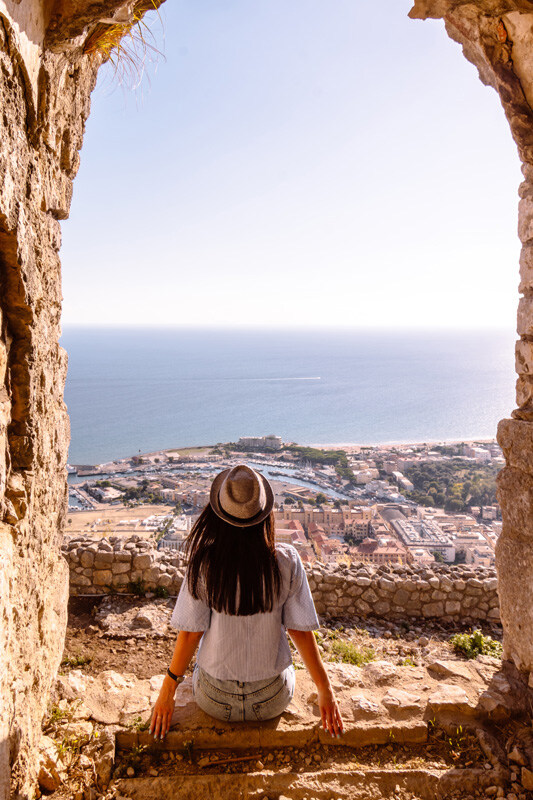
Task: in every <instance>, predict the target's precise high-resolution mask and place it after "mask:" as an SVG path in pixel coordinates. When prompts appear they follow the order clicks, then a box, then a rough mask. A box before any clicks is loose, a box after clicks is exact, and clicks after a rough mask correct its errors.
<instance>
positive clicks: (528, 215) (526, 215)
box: [518, 196, 533, 244]
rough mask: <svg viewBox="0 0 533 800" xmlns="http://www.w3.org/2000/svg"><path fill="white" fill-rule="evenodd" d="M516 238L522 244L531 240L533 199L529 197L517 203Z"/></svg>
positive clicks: (532, 234)
mask: <svg viewBox="0 0 533 800" xmlns="http://www.w3.org/2000/svg"><path fill="white" fill-rule="evenodd" d="M518 238H519V239H520V241H521V242H522V244H525V243H526V242H529V241H531V240H532V239H533V198H531V197H529V196H526V197H523V198H521V200H520V202H519V203H518Z"/></svg>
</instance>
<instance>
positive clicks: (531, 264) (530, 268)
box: [518, 245, 533, 293]
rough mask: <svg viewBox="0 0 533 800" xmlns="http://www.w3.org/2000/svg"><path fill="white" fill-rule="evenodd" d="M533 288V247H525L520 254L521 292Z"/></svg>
mask: <svg viewBox="0 0 533 800" xmlns="http://www.w3.org/2000/svg"><path fill="white" fill-rule="evenodd" d="M531 288H533V246H532V245H524V246H523V247H522V251H521V253H520V286H519V287H518V290H519V292H522V293H523V292H525V291H527V290H528V289H531Z"/></svg>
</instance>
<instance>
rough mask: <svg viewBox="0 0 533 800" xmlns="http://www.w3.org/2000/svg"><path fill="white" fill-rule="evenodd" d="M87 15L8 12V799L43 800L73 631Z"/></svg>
mask: <svg viewBox="0 0 533 800" xmlns="http://www.w3.org/2000/svg"><path fill="white" fill-rule="evenodd" d="M105 5H106V7H108V8H109V6H113V4H112V3H111V2H110V3H106V4H105ZM82 6H83V3H76V2H70V3H69V4H68V9H66V4H64V3H63V4H61V3H56V5H55V6H52V4H51V3H50V2H43V3H41V2H29V1H27V0H26V1H25V2H23V3H21V2H20V0H0V187H1V191H0V619H1V624H0V798H2V800H3V798H6V797H8V796H9V784H10V778H12V786H13V792H14V793H15V796H17V794H20V796H24V797H25V796H27V795H28V794H29V793H30V792H31V779H32V775H33V773H34V769H35V747H36V743H37V741H38V738H39V736H40V722H41V719H42V716H43V713H44V711H45V708H46V704H47V702H48V696H49V690H50V686H51V684H52V681H53V679H54V676H55V673H56V671H57V668H58V665H59V661H60V658H61V653H62V648H63V641H64V631H65V626H66V604H67V599H68V567H67V564H66V562H65V560H64V559H63V558H62V556H61V555H60V543H61V534H62V527H63V520H64V515H65V511H66V473H65V464H66V457H67V448H68V441H69V424H68V416H67V413H66V409H65V405H64V403H63V386H64V382H65V375H66V367H67V358H66V354H65V352H64V351H63V350H62V349H61V348H60V347H59V345H58V340H59V335H60V314H61V273H60V261H59V255H58V252H59V248H60V244H61V231H60V220H62V219H65V218H66V217H67V216H68V213H69V205H70V199H71V195H72V181H73V178H74V176H75V174H76V171H77V168H78V163H79V154H78V151H79V149H80V148H81V145H82V137H83V131H84V125H85V121H86V119H87V116H88V114H89V97H90V93H91V91H92V89H93V87H94V84H95V80H96V74H97V70H98V66H99V65H100V63H101V60H102V58H101V56H99V55H98V54H92V55H91V56H89V55H84V54H83V40H84V32H85V34H87V33H88V29H87V28H86V23H87V20H92V22H93V24H94V23H95V21H96V20H97V19H98V13H100V14H101V13H102V8H101V7H98V5H97V4H93V5H92V6H90V13H89V14H86V16H85V17H83V14H82V13H81V11H82V8H81V7H82ZM112 10H113V9H112ZM67 11H68V14H67ZM69 14H70V15H74V17H76V31H75V35H76V36H78V38H77V39H76V40H72V39H71V38H70V36H71V31H70V30H66V29H68V24H67V23H69V16H68V15H69ZM95 14H96V17H95ZM83 20H85V21H83ZM69 24H70V23H69ZM11 768H12V769H11ZM11 771H12V775H10V773H11Z"/></svg>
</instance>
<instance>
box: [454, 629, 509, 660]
mask: <svg viewBox="0 0 533 800" xmlns="http://www.w3.org/2000/svg"><path fill="white" fill-rule="evenodd" d="M450 644H451V645H452V646H453V649H454V650H455V652H456V653H461V654H462V655H464V656H466V658H476V657H477V656H479V655H484V656H494V658H501V656H502V653H503V648H502V645H501V644H500V642H498V641H496V639H493V638H492V637H491V636H487V635H485V634H484V633H482V632H481V631H479V630H475V631H472V633H456V634H455V635H454V636H452V637H451V639H450Z"/></svg>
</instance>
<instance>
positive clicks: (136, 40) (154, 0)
mask: <svg viewBox="0 0 533 800" xmlns="http://www.w3.org/2000/svg"><path fill="white" fill-rule="evenodd" d="M159 5H160V2H158V0H139V2H137V3H135V4H134V6H133V8H132V11H131V14H130V17H129V18H128V19H126V20H125V21H122V22H120V21H119V22H116V23H114V22H113V21H112V20H110V21H109V22H101V23H99V24H98V25H97V26H96V27H95V29H94V30H93V31H92V33H91V34H90V35H89V36H88V38H87V40H86V41H85V44H84V46H83V52H84V53H85V54H87V55H95V54H99V55H101V56H103V57H104V60H105V61H109V62H110V63H111V64H112V65H113V67H114V69H115V74H116V75H118V76H119V79H120V82H121V83H123V84H128V85H130V86H132V88H136V87H137V86H139V84H140V83H141V80H142V77H143V74H144V70H145V65H146V62H147V60H152V61H154V60H156V58H158V57H160V56H161V55H162V54H161V52H160V51H159V50H158V48H157V47H156V45H155V37H154V34H153V32H152V31H151V29H150V27H149V25H148V24H147V23H146V21H145V20H144V15H145V14H146V13H147V12H148V11H156V12H158V8H159ZM158 13H159V12H158Z"/></svg>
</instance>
